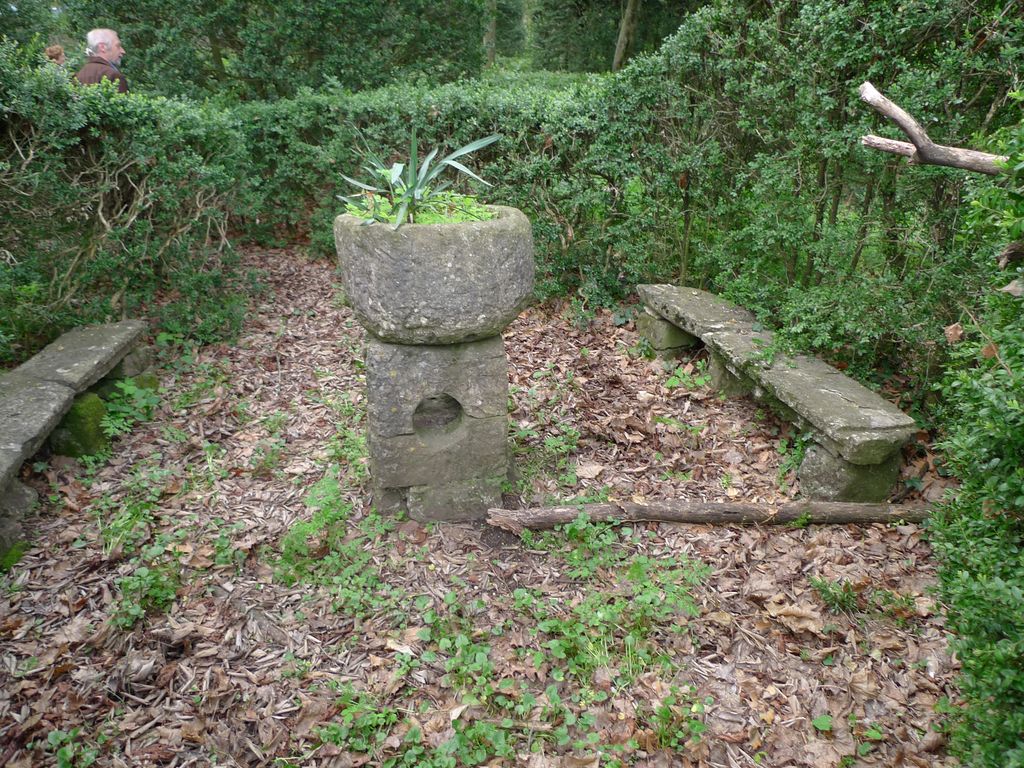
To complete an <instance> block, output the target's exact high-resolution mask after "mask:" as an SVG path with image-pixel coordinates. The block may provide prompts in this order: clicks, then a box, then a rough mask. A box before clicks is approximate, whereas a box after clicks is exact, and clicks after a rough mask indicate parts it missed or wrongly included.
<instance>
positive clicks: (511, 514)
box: [487, 499, 930, 533]
mask: <svg viewBox="0 0 1024 768" xmlns="http://www.w3.org/2000/svg"><path fill="white" fill-rule="evenodd" d="M929 511H930V508H929V507H927V506H920V507H910V506H901V505H898V504H854V503H849V502H837V501H793V502H789V503H786V504H780V505H778V506H772V505H769V504H748V503H738V502H737V503H733V502H700V501H688V500H684V499H663V500H661V501H648V502H644V503H640V502H634V501H620V502H610V503H606V504H583V505H580V506H568V507H535V508H533V509H501V508H497V507H495V508H492V509H489V510H487V522H488V523H490V524H491V525H494V526H497V527H498V528H504V529H505V530H508V531H512V532H514V533H521V532H522V531H523V530H524V529H526V528H532V529H535V530H536V529H543V528H553V527H554V526H556V525H561V524H564V523H571V522H572V521H573V520H575V519H576V517H577V515H579V514H580V512H586V513H587V516H588V517H589V518H590V519H591V520H594V521H613V522H619V523H636V522H668V523H701V524H712V525H771V524H775V525H779V524H793V523H797V524H810V523H830V524H848V523H891V522H893V521H896V520H903V521H905V522H920V521H922V520H924V519H925V517H927V515H928V512H929Z"/></svg>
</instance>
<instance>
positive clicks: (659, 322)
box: [636, 310, 700, 359]
mask: <svg viewBox="0 0 1024 768" xmlns="http://www.w3.org/2000/svg"><path fill="white" fill-rule="evenodd" d="M636 329H637V331H638V332H639V333H640V335H641V336H642V337H643V338H644V339H646V340H647V343H649V344H650V345H651V348H652V349H654V351H655V352H656V353H657V355H658V356H659V357H661V358H664V359H667V358H673V357H678V356H679V355H680V354H681V353H682V352H684V351H685V350H687V349H690V348H691V347H695V346H697V345H699V344H700V339H698V338H697V337H696V336H693V335H691V334H689V333H687V332H686V331H684V330H681V329H680V328H678V327H677V326H675V325H673V324H672V323H670V322H669V321H668V320H664V319H662V318H660V317H658V316H656V315H652V314H651V313H650V311H649V310H645V311H644V312H641V313H640V315H639V317H637V319H636Z"/></svg>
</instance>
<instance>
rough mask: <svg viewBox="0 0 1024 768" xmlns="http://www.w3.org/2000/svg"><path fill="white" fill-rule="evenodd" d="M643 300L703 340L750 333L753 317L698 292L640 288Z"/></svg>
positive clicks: (660, 287)
mask: <svg viewBox="0 0 1024 768" xmlns="http://www.w3.org/2000/svg"><path fill="white" fill-rule="evenodd" d="M636 291H637V293H638V294H640V298H641V299H642V300H643V302H644V304H646V305H647V307H648V308H649V309H651V310H652V311H653V312H654V313H655V314H658V315H660V316H661V317H663V318H664V319H666V320H668V321H669V322H670V323H672V324H673V325H676V326H678V327H679V328H682V329H683V330H684V331H686V332H687V333H689V334H691V335H693V336H697V337H699V338H701V339H703V338H704V336H705V335H706V334H708V333H712V332H715V331H735V330H747V329H749V327H750V325H751V324H752V323H753V322H754V320H755V318H754V315H753V314H752V313H751V312H749V311H747V310H745V309H743V308H742V307H738V306H736V305H735V304H733V303H732V302H729V301H726V300H725V299H721V298H719V297H718V296H715V295H714V294H713V293H708V292H707V291H702V290H700V289H699V288H686V287H678V286H675V285H638V286H637V287H636Z"/></svg>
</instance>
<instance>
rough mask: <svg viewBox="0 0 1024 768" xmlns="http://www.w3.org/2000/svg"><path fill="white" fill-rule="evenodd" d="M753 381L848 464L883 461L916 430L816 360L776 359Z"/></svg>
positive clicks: (886, 404)
mask: <svg viewBox="0 0 1024 768" xmlns="http://www.w3.org/2000/svg"><path fill="white" fill-rule="evenodd" d="M758 380H759V382H760V384H761V386H763V387H764V388H765V389H766V390H767V391H768V392H769V394H771V395H772V396H773V397H775V398H777V399H778V400H779V401H781V402H782V403H783V404H785V405H786V406H788V407H789V408H791V409H792V410H794V411H796V413H798V414H799V415H800V416H801V417H802V418H804V419H806V420H807V422H808V423H809V424H810V425H811V426H812V427H813V428H814V429H815V430H817V431H818V432H820V433H821V434H822V435H823V436H824V437H826V438H827V439H828V440H829V441H831V442H832V443H834V445H835V447H836V450H837V452H838V453H839V454H840V456H842V458H844V459H846V460H847V461H849V462H851V463H853V464H878V463H880V462H883V461H885V460H886V459H887V458H889V457H890V456H892V455H893V454H894V453H896V452H897V451H898V450H899V449H900V447H901V446H902V445H903V444H904V443H906V442H907V440H909V439H910V437H911V436H912V435H913V434H914V432H916V431H917V425H916V424H915V423H914V420H913V419H912V418H910V417H909V416H908V415H907V414H905V413H903V411H901V410H900V409H899V408H897V407H896V406H894V405H892V404H891V403H890V402H888V401H887V400H885V399H884V398H883V397H881V396H880V395H878V394H877V393H875V392H872V391H871V390H870V389H868V388H867V387H865V386H864V385H862V384H860V383H858V382H856V381H854V380H853V379H851V378H850V377H849V376H846V375H844V374H843V373H841V372H840V371H838V370H836V369H835V368H833V367H832V366H830V365H828V364H827V363H824V362H822V361H821V360H818V359H816V358H812V357H803V356H800V357H796V358H792V359H788V358H787V359H781V360H776V362H775V363H774V364H773V365H772V367H771V368H769V369H768V370H765V371H762V372H760V373H759V375H758Z"/></svg>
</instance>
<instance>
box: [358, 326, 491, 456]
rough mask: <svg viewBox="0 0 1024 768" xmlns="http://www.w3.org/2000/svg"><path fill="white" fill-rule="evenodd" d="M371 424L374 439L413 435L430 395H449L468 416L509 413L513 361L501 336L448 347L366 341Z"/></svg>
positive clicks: (370, 428) (369, 417)
mask: <svg viewBox="0 0 1024 768" xmlns="http://www.w3.org/2000/svg"><path fill="white" fill-rule="evenodd" d="M366 388H367V401H368V402H367V425H368V428H369V433H370V435H372V436H374V437H394V436H396V435H412V434H414V433H415V429H414V428H413V414H414V413H415V411H416V408H417V407H418V406H419V405H420V403H421V402H422V401H423V399H424V398H425V397H430V396H434V395H438V394H441V393H445V394H448V395H449V396H451V397H452V398H454V399H455V400H457V401H458V403H459V405H460V406H461V407H462V410H463V412H464V414H465V416H466V417H468V418H473V419H484V418H487V417H491V416H500V417H502V418H503V419H504V418H506V417H507V415H508V359H507V358H506V356H505V345H504V343H503V342H502V340H501V337H500V336H495V337H492V338H490V339H485V340H483V341H476V342H469V343H464V344H452V345H446V346H416V345H405V344H389V343H387V342H383V341H380V340H378V339H375V338H373V337H372V336H370V337H368V338H367V341H366Z"/></svg>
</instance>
